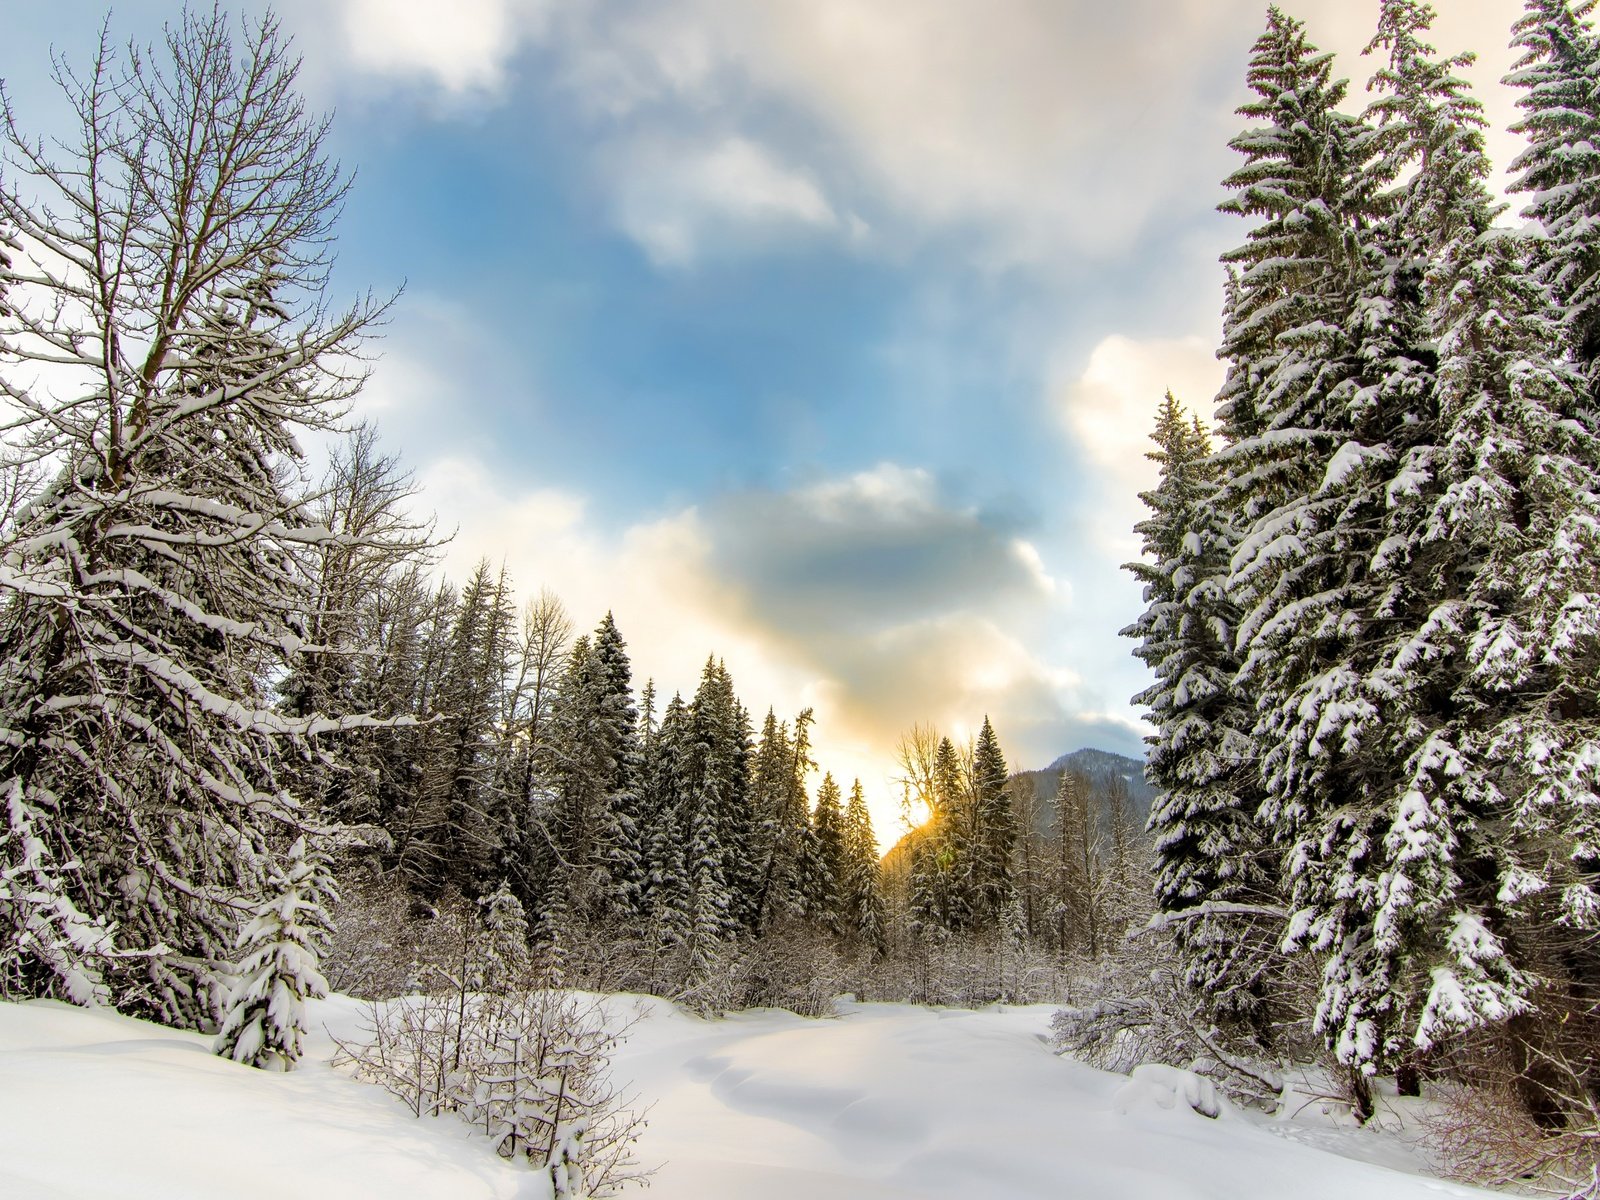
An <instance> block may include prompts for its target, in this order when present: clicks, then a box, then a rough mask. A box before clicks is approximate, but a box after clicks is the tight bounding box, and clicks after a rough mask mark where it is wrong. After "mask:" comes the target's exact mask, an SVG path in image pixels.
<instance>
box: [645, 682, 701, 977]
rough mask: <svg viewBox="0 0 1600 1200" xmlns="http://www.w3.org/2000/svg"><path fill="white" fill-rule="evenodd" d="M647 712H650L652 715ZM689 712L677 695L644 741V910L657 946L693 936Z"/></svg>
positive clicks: (672, 943)
mask: <svg viewBox="0 0 1600 1200" xmlns="http://www.w3.org/2000/svg"><path fill="white" fill-rule="evenodd" d="M648 711H649V709H648V706H646V712H648ZM689 736H690V732H689V715H688V708H687V706H686V705H685V704H684V703H683V697H682V696H680V695H676V694H674V696H673V697H672V699H671V701H669V702H668V704H667V708H666V711H665V712H664V713H663V714H662V717H661V724H660V726H659V728H658V729H657V731H656V733H655V735H654V736H653V737H650V738H647V739H646V741H645V767H644V773H645V783H644V802H645V805H646V812H647V813H648V814H649V815H648V818H647V829H648V831H649V832H648V836H647V838H646V842H645V862H646V872H647V873H646V881H645V905H646V910H647V912H648V913H649V928H650V930H651V933H652V936H653V937H654V939H655V941H656V942H657V943H659V944H661V945H665V946H675V945H680V944H681V943H682V942H683V941H685V940H686V939H687V937H688V936H689V929H690V924H691V907H692V905H691V901H692V887H691V884H690V879H689V872H688V863H687V861H686V858H685V854H686V851H687V848H688V831H687V829H686V828H685V821H684V814H685V812H686V805H687V804H688V803H689V801H688V779H689V773H688V764H689V754H690V744H689Z"/></svg>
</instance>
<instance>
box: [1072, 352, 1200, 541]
mask: <svg viewBox="0 0 1600 1200" xmlns="http://www.w3.org/2000/svg"><path fill="white" fill-rule="evenodd" d="M1055 374H1056V379H1055V382H1054V384H1053V386H1052V396H1053V403H1054V406H1055V409H1056V411H1057V413H1058V414H1059V416H1060V420H1061V422H1062V426H1063V428H1064V430H1065V432H1066V434H1067V437H1068V439H1069V441H1070V443H1071V444H1072V445H1073V446H1074V447H1075V448H1076V449H1077V450H1078V451H1079V452H1080V453H1081V455H1082V458H1083V461H1084V463H1085V465H1087V466H1089V467H1090V468H1091V469H1092V470H1093V471H1094V472H1095V474H1096V476H1097V477H1098V478H1097V480H1096V484H1095V486H1094V488H1092V489H1087V490H1090V491H1093V492H1095V493H1096V494H1098V495H1099V496H1101V497H1102V498H1103V500H1102V502H1101V503H1100V505H1099V507H1100V509H1101V521H1100V522H1099V523H1098V524H1099V529H1100V532H1101V535H1102V538H1103V539H1104V540H1105V541H1106V543H1107V545H1108V546H1109V547H1110V548H1112V549H1113V550H1115V551H1116V552H1117V553H1118V554H1119V555H1120V556H1122V557H1127V556H1129V555H1130V553H1131V552H1136V551H1137V547H1138V542H1137V540H1136V539H1135V538H1134V537H1133V534H1132V532H1131V531H1132V528H1133V524H1134V522H1135V521H1137V520H1138V519H1139V518H1140V517H1141V516H1142V515H1143V513H1144V510H1143V508H1142V507H1141V505H1140V503H1139V499H1138V494H1139V492H1141V491H1143V490H1145V489H1147V488H1150V487H1153V486H1154V485H1155V482H1156V478H1157V472H1156V468H1155V464H1153V463H1152V462H1151V461H1150V460H1149V459H1147V458H1146V457H1145V454H1146V452H1148V451H1149V450H1150V449H1151V443H1150V432H1151V430H1152V429H1153V428H1154V426H1155V413H1156V409H1157V407H1158V406H1159V405H1160V403H1161V399H1162V397H1163V396H1164V395H1165V394H1166V393H1167V392H1168V391H1169V390H1170V391H1171V392H1172V393H1173V395H1174V396H1176V397H1177V398H1178V401H1179V402H1180V403H1181V404H1183V405H1184V407H1185V408H1187V409H1189V410H1190V411H1191V412H1194V413H1197V414H1199V416H1200V417H1201V419H1202V420H1204V421H1206V422H1207V423H1209V421H1210V417H1211V406H1212V401H1213V399H1214V397H1215V396H1216V394H1217V390H1218V389H1219V388H1220V387H1221V386H1222V374H1223V368H1222V364H1221V363H1220V362H1218V361H1217V357H1216V351H1215V347H1214V344H1213V343H1212V342H1211V341H1209V340H1207V339H1205V338H1201V337H1186V338H1150V339H1144V340H1138V339H1134V338H1130V337H1127V336H1124V335H1122V334H1111V335H1109V336H1108V337H1105V338H1103V339H1102V340H1101V341H1100V342H1099V344H1097V345H1096V346H1095V347H1094V349H1093V350H1091V351H1090V352H1089V357H1088V359H1087V361H1085V362H1083V363H1082V364H1081V365H1080V364H1077V363H1074V364H1072V365H1070V366H1068V365H1067V364H1065V363H1062V364H1058V366H1057V370H1056V373H1055Z"/></svg>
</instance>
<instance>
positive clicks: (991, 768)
mask: <svg viewBox="0 0 1600 1200" xmlns="http://www.w3.org/2000/svg"><path fill="white" fill-rule="evenodd" d="M1007 781H1008V775H1007V772H1006V760H1005V756H1004V755H1003V754H1001V752H1000V740H999V738H997V737H996V736H995V732H994V726H993V725H991V724H990V723H989V718H988V717H987V716H986V717H984V718H983V728H982V729H980V730H979V731H978V741H977V745H976V746H975V748H974V750H973V755H972V801H971V803H972V815H973V832H972V842H973V845H972V852H971V856H970V857H971V864H972V865H971V870H970V875H971V880H972V882H971V891H972V896H973V904H974V907H975V909H976V913H975V919H976V920H977V922H978V924H979V926H980V927H983V928H999V926H1000V925H1001V924H1002V923H1003V921H1004V916H1005V912H1006V908H1007V906H1008V905H1009V904H1010V903H1011V898H1012V895H1013V893H1014V890H1015V889H1014V888H1013V886H1012V881H1011V854H1012V849H1013V847H1014V845H1015V843H1016V840H1017V828H1016V819H1015V817H1014V816H1013V815H1012V812H1011V794H1010V791H1009V790H1008V788H1007V786H1006V784H1007Z"/></svg>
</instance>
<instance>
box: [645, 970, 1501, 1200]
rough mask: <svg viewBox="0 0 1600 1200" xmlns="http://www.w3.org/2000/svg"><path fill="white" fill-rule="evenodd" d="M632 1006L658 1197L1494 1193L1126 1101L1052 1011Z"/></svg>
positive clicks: (1291, 1131) (1415, 1198) (1270, 1127)
mask: <svg viewBox="0 0 1600 1200" xmlns="http://www.w3.org/2000/svg"><path fill="white" fill-rule="evenodd" d="M640 1003H641V1005H642V1006H644V1011H645V1012H646V1013H647V1014H648V1015H647V1016H646V1017H645V1019H644V1020H642V1021H641V1022H640V1023H639V1025H638V1026H636V1027H635V1029H634V1031H633V1034H632V1036H631V1038H630V1040H629V1042H628V1044H627V1045H626V1046H625V1047H624V1049H623V1052H622V1054H621V1056H620V1057H619V1060H618V1062H617V1069H618V1071H619V1073H622V1074H627V1075H631V1077H632V1078H633V1080H634V1081H635V1087H636V1088H637V1090H638V1091H639V1092H640V1093H641V1094H642V1095H644V1096H646V1097H654V1098H656V1107H655V1109H654V1111H653V1112H652V1113H651V1115H650V1130H649V1132H648V1133H647V1134H646V1135H645V1140H644V1142H643V1143H641V1150H642V1151H643V1157H645V1158H646V1159H652V1158H653V1159H656V1160H659V1159H661V1158H665V1159H667V1160H668V1161H667V1162H666V1164H665V1165H664V1166H662V1167H661V1169H660V1170H659V1172H658V1173H657V1175H656V1178H655V1182H654V1186H652V1187H651V1189H650V1192H649V1197H650V1200H752V1198H754V1200H821V1198H827V1200H890V1198H897V1197H913V1196H915V1197H926V1198H943V1197H950V1198H952V1200H954V1198H955V1197H960V1198H961V1200H988V1198H991V1197H993V1198H996V1200H1001V1198H1005V1200H1025V1198H1032V1197H1039V1198H1041V1200H1042V1198H1045V1197H1049V1198H1051V1200H1060V1198H1065V1197H1071V1198H1077V1197H1083V1198H1086V1200H1087V1198H1093V1200H1250V1198H1255V1197H1259V1198H1261V1200H1282V1198H1284V1197H1292V1198H1293V1200H1348V1198H1349V1197H1355V1196H1359V1197H1361V1198H1362V1200H1440V1197H1449V1196H1456V1197H1466V1196H1489V1195H1492V1193H1487V1192H1482V1191H1478V1190H1475V1189H1472V1188H1466V1187H1461V1186H1458V1185H1454V1184H1450V1183H1445V1182H1442V1181H1440V1180H1437V1179H1428V1178H1421V1177H1418V1176H1417V1175H1414V1174H1407V1173H1403V1172H1401V1171H1398V1170H1394V1169H1391V1168H1389V1167H1385V1166H1379V1165H1375V1164H1374V1163H1371V1162H1363V1161H1356V1160H1355V1159H1352V1158H1348V1157H1343V1156H1340V1155H1336V1154H1331V1153H1328V1152H1327V1151H1326V1150H1323V1149H1318V1148H1315V1147H1314V1146H1312V1145H1307V1144H1303V1143H1304V1142H1306V1141H1316V1140H1320V1141H1322V1142H1323V1144H1328V1145H1338V1146H1340V1148H1341V1149H1345V1150H1347V1151H1351V1152H1355V1153H1358V1154H1362V1155H1363V1156H1365V1157H1370V1158H1379V1159H1383V1160H1385V1161H1388V1162H1391V1163H1396V1164H1400V1163H1408V1162H1409V1163H1411V1164H1413V1165H1414V1164H1415V1162H1416V1160H1415V1159H1414V1158H1413V1157H1412V1156H1411V1155H1410V1153H1409V1151H1408V1150H1407V1148H1406V1147H1405V1146H1403V1145H1401V1144H1398V1143H1394V1142H1392V1141H1390V1140H1389V1139H1386V1138H1384V1137H1383V1136H1382V1135H1378V1134H1374V1133H1370V1132H1368V1131H1353V1132H1349V1133H1345V1132H1343V1131H1338V1130H1334V1129H1331V1128H1326V1127H1325V1123H1323V1124H1324V1128H1322V1129H1318V1128H1317V1126H1316V1125H1315V1124H1312V1125H1307V1126H1292V1125H1288V1124H1287V1123H1284V1122H1272V1121H1267V1120H1266V1119H1265V1118H1262V1119H1260V1120H1257V1119H1254V1118H1253V1117H1252V1116H1250V1115H1247V1114H1243V1113H1240V1112H1238V1111H1236V1110H1227V1109H1225V1110H1224V1112H1223V1115H1222V1117H1221V1118H1220V1119H1218V1120H1208V1119H1206V1118H1205V1117H1202V1116H1199V1115H1197V1114H1196V1113H1194V1112H1193V1111H1191V1110H1190V1109H1189V1108H1188V1107H1187V1106H1186V1105H1181V1104H1180V1105H1177V1106H1175V1107H1174V1108H1170V1109H1169V1108H1163V1107H1162V1106H1161V1104H1160V1103H1158V1102H1154V1101H1152V1102H1151V1103H1148V1104H1141V1103H1137V1102H1132V1103H1130V1099H1129V1095H1128V1094H1127V1093H1126V1092H1125V1088H1126V1086H1127V1085H1128V1082H1129V1081H1128V1080H1127V1079H1126V1078H1125V1077H1123V1076H1120V1075H1110V1074H1107V1073H1105V1072H1102V1071H1096V1070H1092V1069H1090V1068H1088V1067H1084V1066H1082V1065H1080V1064H1078V1063H1074V1062H1070V1061H1067V1060H1064V1059H1061V1058H1058V1057H1056V1056H1055V1055H1054V1054H1052V1053H1051V1052H1050V1049H1049V1047H1048V1046H1047V1045H1046V1044H1045V1042H1044V1032H1045V1030H1046V1029H1047V1028H1048V1026H1049V1016H1050V1012H1051V1010H1050V1009H1049V1008H1047V1007H1034V1008H1018V1009H991V1010H984V1011H979V1012H968V1011H962V1010H954V1009H919V1008H913V1007H907V1006H897V1005H860V1006H849V1007H848V1008H847V1010H846V1013H845V1015H844V1016H843V1017H842V1018H841V1019H839V1020H832V1021H808V1020H804V1019H802V1018H799V1017H794V1016H791V1015H789V1014H786V1013H777V1012H762V1013H746V1014H742V1015H736V1016H733V1017H730V1018H728V1019H726V1020H723V1021H710V1022H707V1021H700V1020H697V1019H695V1018H693V1017H689V1016H686V1015H684V1014H682V1013H679V1012H675V1011H674V1010H672V1009H671V1008H670V1007H668V1006H666V1005H663V1004H661V1002H659V1001H641V1002H640ZM1119 1108H1120V1109H1124V1110H1126V1111H1118V1110H1119ZM1319 1121H1320V1119H1319ZM1314 1132H1315V1133H1317V1134H1319V1135H1320V1136H1319V1137H1301V1136H1300V1135H1301V1134H1306V1135H1310V1134H1312V1133H1314ZM1284 1135H1288V1136H1284Z"/></svg>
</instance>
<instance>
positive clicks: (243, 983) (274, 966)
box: [217, 837, 335, 1070]
mask: <svg viewBox="0 0 1600 1200" xmlns="http://www.w3.org/2000/svg"><path fill="white" fill-rule="evenodd" d="M267 889H268V891H267V895H266V896H264V897H263V898H262V900H261V901H260V902H259V903H258V904H257V906H256V912H255V915H254V916H253V917H252V918H251V919H250V921H249V923H248V924H246V925H245V927H244V930H243V931H242V932H241V933H240V934H239V951H240V958H239V963H238V965H237V966H236V967H234V968H233V971H232V975H233V986H232V988H231V989H230V990H229V992H228V995H227V999H226V1000H225V1001H224V1003H223V1018H222V1028H221V1029H220V1030H219V1031H218V1033H217V1053H218V1054H220V1055H222V1056H223V1057H224V1058H231V1059H233V1060H235V1061H236V1062H242V1063H248V1064H249V1065H250V1066H253V1067H263V1068H268V1069H276V1070H288V1069H289V1068H290V1067H292V1066H293V1065H294V1064H295V1062H296V1061H297V1060H298V1059H299V1057H300V1054H301V1050H302V1048H303V1046H304V1041H305V1034H306V1001H307V1000H310V999H321V998H322V997H324V996H326V995H327V994H328V984H327V981H326V980H325V979H323V977H322V973H321V971H320V970H318V962H319V960H320V958H321V956H322V954H323V952H324V950H325V949H326V947H327V940H328V932H329V930H328V906H329V904H330V903H332V901H333V900H334V899H335V897H334V895H333V886H332V881H331V879H330V878H329V876H328V868H327V859H326V858H325V857H324V856H323V855H321V854H319V853H317V852H316V851H314V850H312V851H308V850H307V849H306V842H305V839H304V838H303V837H302V838H300V839H298V840H297V841H296V842H295V843H294V845H293V846H291V847H290V848H289V852H288V854H286V855H285V856H284V862H283V865H282V866H279V867H274V868H273V870H272V873H271V875H270V876H269V877H268V880H267Z"/></svg>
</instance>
